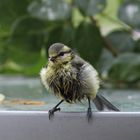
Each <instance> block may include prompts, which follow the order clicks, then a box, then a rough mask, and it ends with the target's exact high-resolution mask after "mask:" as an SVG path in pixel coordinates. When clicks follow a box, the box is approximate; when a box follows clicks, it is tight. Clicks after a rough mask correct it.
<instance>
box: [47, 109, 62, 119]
mask: <svg viewBox="0 0 140 140" xmlns="http://www.w3.org/2000/svg"><path fill="white" fill-rule="evenodd" d="M60 110H61V109H60V108H53V109H51V110H49V120H51V119H52V118H53V116H54V112H56V111H60Z"/></svg>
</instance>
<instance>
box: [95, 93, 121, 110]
mask: <svg viewBox="0 0 140 140" xmlns="http://www.w3.org/2000/svg"><path fill="white" fill-rule="evenodd" d="M93 102H94V104H95V106H96V107H97V109H98V110H100V111H102V110H104V108H105V107H106V108H108V109H109V110H113V111H120V110H119V109H118V108H117V107H115V106H114V105H113V104H111V103H110V102H109V101H108V100H107V99H106V98H104V97H103V96H102V95H96V98H95V99H94V100H93Z"/></svg>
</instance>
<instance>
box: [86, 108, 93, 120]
mask: <svg viewBox="0 0 140 140" xmlns="http://www.w3.org/2000/svg"><path fill="white" fill-rule="evenodd" d="M87 119H88V122H90V121H91V120H92V109H91V108H90V107H89V108H88V110H87Z"/></svg>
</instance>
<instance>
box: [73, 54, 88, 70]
mask: <svg viewBox="0 0 140 140" xmlns="http://www.w3.org/2000/svg"><path fill="white" fill-rule="evenodd" d="M85 63H86V61H85V60H83V59H82V58H81V57H79V56H78V55H75V57H74V59H73V60H72V66H73V67H75V68H76V69H78V70H80V69H81V67H82V66H83V65H84V64H85Z"/></svg>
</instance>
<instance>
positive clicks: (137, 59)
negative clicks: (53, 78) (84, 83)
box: [0, 0, 140, 88]
mask: <svg viewBox="0 0 140 140" xmlns="http://www.w3.org/2000/svg"><path fill="white" fill-rule="evenodd" d="M139 30H140V1H139V0H22V1H19V0H0V74H1V75H3V74H5V75H24V76H25V75H26V76H38V77H39V71H40V69H41V68H42V66H43V65H45V64H46V63H47V50H48V47H49V46H50V45H51V44H52V43H55V42H62V43H64V44H66V45H68V46H70V47H72V48H73V49H74V50H75V51H77V52H78V53H79V54H80V56H82V57H83V58H84V59H86V60H87V61H89V62H90V63H91V64H92V65H93V66H94V67H96V69H97V70H98V71H99V73H100V77H101V78H102V79H103V81H105V82H104V83H111V84H112V85H113V86H115V87H124V86H125V87H126V86H127V87H130V86H132V87H138V88H140V55H139V54H140V32H139Z"/></svg>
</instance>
